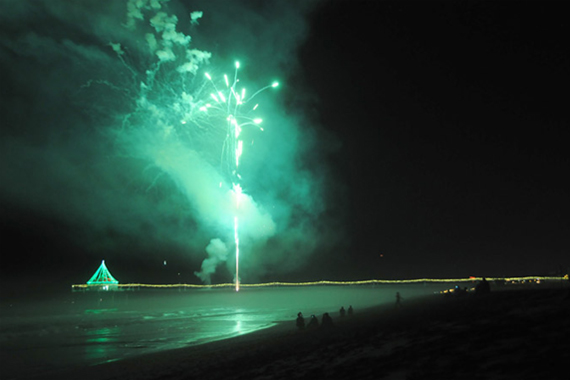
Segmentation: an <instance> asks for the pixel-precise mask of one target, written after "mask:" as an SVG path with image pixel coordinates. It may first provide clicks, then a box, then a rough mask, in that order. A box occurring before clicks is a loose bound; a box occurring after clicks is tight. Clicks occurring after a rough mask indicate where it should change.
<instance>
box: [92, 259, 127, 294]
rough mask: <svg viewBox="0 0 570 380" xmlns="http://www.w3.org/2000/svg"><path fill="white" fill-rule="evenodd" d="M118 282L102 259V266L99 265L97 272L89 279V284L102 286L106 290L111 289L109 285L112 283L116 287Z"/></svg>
mask: <svg viewBox="0 0 570 380" xmlns="http://www.w3.org/2000/svg"><path fill="white" fill-rule="evenodd" d="M118 283H119V281H117V280H115V278H114V277H113V276H112V275H111V273H110V272H109V269H107V266H106V265H105V260H103V261H101V266H99V269H97V271H96V272H95V274H94V275H93V276H92V277H91V278H90V279H89V281H87V285H90V286H97V287H102V288H103V289H105V290H108V289H109V285H112V286H113V287H114V288H116V285H117V284H118Z"/></svg>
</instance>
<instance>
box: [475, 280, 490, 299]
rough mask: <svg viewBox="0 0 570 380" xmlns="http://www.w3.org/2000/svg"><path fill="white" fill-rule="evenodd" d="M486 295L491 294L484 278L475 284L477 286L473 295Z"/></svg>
mask: <svg viewBox="0 0 570 380" xmlns="http://www.w3.org/2000/svg"><path fill="white" fill-rule="evenodd" d="M488 293H491V285H489V282H487V279H486V278H485V277H483V279H482V280H481V282H479V283H478V284H477V286H476V287H475V294H476V295H482V294H488Z"/></svg>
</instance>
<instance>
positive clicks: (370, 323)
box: [41, 286, 570, 380]
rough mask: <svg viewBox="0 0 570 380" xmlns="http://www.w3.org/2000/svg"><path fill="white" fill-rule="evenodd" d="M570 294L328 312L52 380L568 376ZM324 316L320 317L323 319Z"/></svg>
mask: <svg viewBox="0 0 570 380" xmlns="http://www.w3.org/2000/svg"><path fill="white" fill-rule="evenodd" d="M569 295H570V289H569V288H568V286H566V287H565V288H540V287H539V288H535V289H518V290H501V291H497V290H493V292H492V293H491V294H488V295H485V296H481V297H476V296H474V295H473V294H466V295H463V296H460V297H454V296H448V297H444V296H440V295H434V296H428V297H421V298H418V299H414V300H406V299H405V298H406V297H405V294H402V296H403V297H404V300H403V304H402V307H400V308H395V307H394V305H389V306H381V307H376V308H372V309H369V310H366V311H362V310H356V311H355V315H354V316H352V317H350V318H349V317H344V318H340V317H339V315H338V312H335V313H331V316H332V317H333V320H334V323H335V326H334V328H332V329H328V330H324V329H322V328H320V329H317V330H304V331H297V330H296V328H295V321H287V322H283V323H280V324H279V325H278V326H276V327H273V328H270V329H266V330H261V331H257V332H255V333H251V334H247V335H244V336H239V337H236V338H232V339H228V340H223V341H218V342H213V343H209V344H205V345H201V346H195V347H189V348H185V349H179V350H172V351H167V352H161V353H157V354H152V355H145V356H140V357H137V358H133V359H128V360H123V361H120V362H112V363H105V364H102V365H98V366H93V367H89V368H84V369H80V370H75V371H72V372H66V373H57V374H56V373H54V374H50V375H49V376H48V374H46V375H44V376H42V377H41V378H48V379H49V378H54V379H56V378H57V379H79V378H80V379H84V380H89V379H97V380H103V379H121V380H124V379H220V380H221V379H225V380H228V379H248V380H251V379H459V378H461V379H515V378H519V379H521V378H522V379H568V378H569V373H568V364H567V363H568V362H569V360H570V339H569V338H570V336H569V334H570V296H569ZM319 318H320V316H319Z"/></svg>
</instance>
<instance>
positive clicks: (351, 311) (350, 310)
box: [348, 305, 354, 317]
mask: <svg viewBox="0 0 570 380" xmlns="http://www.w3.org/2000/svg"><path fill="white" fill-rule="evenodd" d="M352 314H354V309H353V308H352V305H350V306H349V307H348V316H349V317H352Z"/></svg>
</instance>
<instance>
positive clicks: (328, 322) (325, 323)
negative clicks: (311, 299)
mask: <svg viewBox="0 0 570 380" xmlns="http://www.w3.org/2000/svg"><path fill="white" fill-rule="evenodd" d="M321 326H322V327H323V328H325V329H328V328H331V327H333V326H334V324H333V320H332V318H331V316H330V315H329V313H324V314H323V320H322V322H321Z"/></svg>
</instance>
